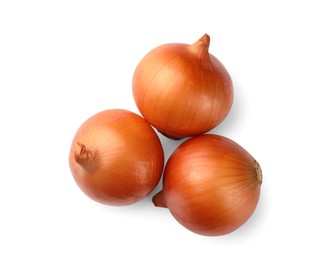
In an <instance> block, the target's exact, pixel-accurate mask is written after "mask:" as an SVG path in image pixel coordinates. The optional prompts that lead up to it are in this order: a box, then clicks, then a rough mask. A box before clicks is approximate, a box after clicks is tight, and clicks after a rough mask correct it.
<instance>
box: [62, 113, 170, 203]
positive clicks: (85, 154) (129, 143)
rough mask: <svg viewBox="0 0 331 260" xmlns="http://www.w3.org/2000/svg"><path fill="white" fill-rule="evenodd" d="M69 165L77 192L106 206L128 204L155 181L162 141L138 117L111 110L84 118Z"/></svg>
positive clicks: (159, 169) (159, 171)
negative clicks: (80, 191)
mask: <svg viewBox="0 0 331 260" xmlns="http://www.w3.org/2000/svg"><path fill="white" fill-rule="evenodd" d="M69 164H70V169H71V172H72V175H73V177H74V179H75V181H76V183H77V185H78V186H79V187H80V188H81V190H82V191H83V192H84V193H85V194H86V195H87V196H89V197H90V198H91V199H93V200H95V201H98V202H100V203H103V204H108V205H117V206H122V205H129V204H132V203H135V202H137V201H139V200H141V199H143V198H145V197H146V196H147V195H148V194H149V193H150V192H151V191H152V190H153V189H154V188H155V187H156V185H157V184H158V182H159V180H160V178H161V174H162V170H163V165H164V154H163V149H162V146H161V143H160V140H159V138H158V136H157V134H156V133H155V131H154V130H153V129H152V127H151V126H150V125H149V124H148V123H147V122H146V121H145V120H144V119H143V118H142V117H141V116H139V115H137V114H135V113H133V112H130V111H127V110H124V109H109V110H105V111H102V112H99V113H97V114H95V115H93V116H92V117H90V118H89V119H87V120H86V121H85V122H84V123H83V124H82V125H81V126H80V128H79V129H78V130H77V133H76V134H75V136H74V139H73V141H72V145H71V149H70V156H69Z"/></svg>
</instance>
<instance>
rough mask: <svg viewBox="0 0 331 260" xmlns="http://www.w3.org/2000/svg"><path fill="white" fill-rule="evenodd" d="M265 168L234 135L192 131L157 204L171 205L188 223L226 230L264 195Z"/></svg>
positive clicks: (212, 231)
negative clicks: (261, 166) (227, 136)
mask: <svg viewBox="0 0 331 260" xmlns="http://www.w3.org/2000/svg"><path fill="white" fill-rule="evenodd" d="M261 183H262V171H261V168H260V166H259V164H258V163H257V161H256V160H255V159H254V158H253V157H252V156H251V155H250V154H249V153H248V152H247V151H246V150H245V149H244V148H242V147H241V146H240V145H238V144H237V143H235V142H234V141H232V140H230V139H228V138H225V137H222V136H218V135H212V134H205V135H201V136H197V137H193V138H191V139H189V140H187V141H185V142H184V143H182V144H181V145H180V146H179V147H178V148H177V149H176V150H175V151H174V153H173V154H172V155H171V156H170V158H169V160H168V162H167V164H166V167H165V172H164V176H163V190H162V191H160V192H159V193H157V194H156V195H154V197H153V203H154V205H155V206H159V207H168V208H169V210H170V212H171V214H172V215H173V216H174V217H175V218H176V219H177V220H178V221H179V223H181V224H182V225H183V226H184V227H186V228H187V229H189V230H191V231H192V232H195V233H198V234H200V235H206V236H217V235H225V234H228V233H230V232H233V231H234V230H236V229H237V228H239V227H240V226H241V225H242V224H243V223H245V222H246V221H247V220H248V218H249V217H250V216H251V215H252V214H253V212H254V210H255V208H256V206H257V203H258V200H259V196H260V187H261Z"/></svg>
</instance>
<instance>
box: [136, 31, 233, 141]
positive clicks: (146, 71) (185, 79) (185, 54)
mask: <svg viewBox="0 0 331 260" xmlns="http://www.w3.org/2000/svg"><path fill="white" fill-rule="evenodd" d="M209 43H210V37H209V36H208V35H207V34H205V35H204V36H203V37H201V38H200V39H199V40H198V41H197V42H195V43H194V44H193V45H188V44H181V43H172V44H164V45H161V46H159V47H157V48H155V49H153V50H151V51H150V52H149V53H147V54H146V56H145V57H144V58H143V59H142V60H141V61H140V63H139V64H138V66H137V68H136V70H135V72H134V76H133V83H132V91H133V96H134V99H135V102H136V105H137V107H138V109H139V111H140V113H141V114H142V115H143V117H144V118H145V119H146V120H147V121H148V122H149V123H150V124H151V125H153V126H154V127H155V128H156V129H157V130H158V131H159V132H161V133H162V134H164V135H165V136H167V137H170V138H172V139H181V138H183V137H188V136H194V135H199V134H202V133H205V132H207V131H209V130H211V129H212V128H214V127H216V126H217V125H218V124H219V123H221V121H222V120H223V119H224V118H225V117H226V116H227V114H228V112H229V111H230V108H231V106H232V101H233V87H232V81H231V78H230V75H229V73H228V72H227V70H226V69H225V67H224V66H223V65H222V64H221V62H220V61H219V60H218V59H217V58H216V57H214V56H213V55H212V54H209V52H208V49H209Z"/></svg>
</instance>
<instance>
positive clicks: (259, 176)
mask: <svg viewBox="0 0 331 260" xmlns="http://www.w3.org/2000/svg"><path fill="white" fill-rule="evenodd" d="M255 172H256V177H257V181H258V182H259V184H260V185H261V184H262V180H263V176H262V169H261V167H260V164H259V163H258V162H257V161H255Z"/></svg>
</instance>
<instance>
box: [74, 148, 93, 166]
mask: <svg viewBox="0 0 331 260" xmlns="http://www.w3.org/2000/svg"><path fill="white" fill-rule="evenodd" d="M96 155H97V153H96V152H94V151H91V150H89V149H87V148H86V146H85V145H84V144H82V143H80V142H77V143H76V147H75V152H74V157H75V161H76V162H77V163H78V164H79V165H80V166H81V167H83V168H84V169H86V170H91V168H92V166H93V165H94V162H95V158H96Z"/></svg>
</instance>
